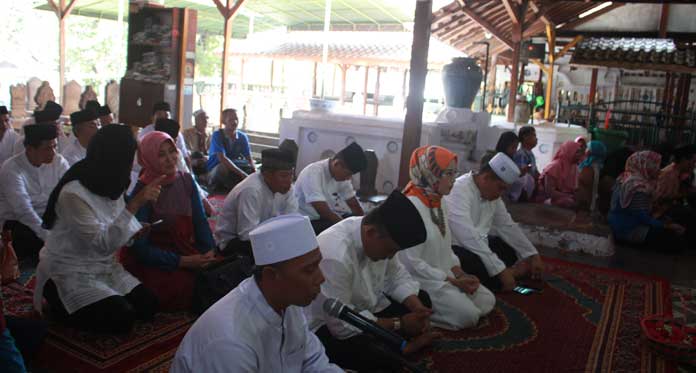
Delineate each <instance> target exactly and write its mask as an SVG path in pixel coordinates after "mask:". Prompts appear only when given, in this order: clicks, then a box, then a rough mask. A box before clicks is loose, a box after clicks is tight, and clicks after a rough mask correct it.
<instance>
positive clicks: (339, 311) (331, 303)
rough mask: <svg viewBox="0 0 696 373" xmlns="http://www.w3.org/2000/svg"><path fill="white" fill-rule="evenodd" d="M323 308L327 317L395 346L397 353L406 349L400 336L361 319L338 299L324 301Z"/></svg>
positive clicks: (366, 319)
mask: <svg viewBox="0 0 696 373" xmlns="http://www.w3.org/2000/svg"><path fill="white" fill-rule="evenodd" d="M323 308H324V312H326V313H327V314H328V315H329V316H331V317H335V318H337V319H340V320H343V321H345V322H347V323H348V324H350V325H352V326H354V327H356V328H358V329H360V330H362V331H363V332H364V333H367V334H370V335H372V336H374V337H377V338H379V339H381V340H382V341H384V342H387V343H389V344H390V345H393V346H397V347H398V348H399V351H403V350H404V347H406V340H405V339H403V338H402V337H401V336H400V335H398V334H396V333H394V332H392V331H391V330H387V329H384V328H383V327H381V326H379V325H378V324H377V323H376V322H374V321H372V320H370V319H368V318H365V317H363V316H362V315H360V314H359V313H357V312H355V311H353V310H352V309H350V307H348V306H346V305H345V304H343V303H342V302H341V301H340V300H338V299H335V298H328V299H326V301H324V307H323Z"/></svg>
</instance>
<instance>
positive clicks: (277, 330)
mask: <svg viewBox="0 0 696 373" xmlns="http://www.w3.org/2000/svg"><path fill="white" fill-rule="evenodd" d="M190 372H196V373H197V372H208V373H215V372H221V373H223V372H224V373H227V372H260V373H283V372H288V373H297V372H342V370H341V369H340V368H339V367H337V366H335V365H333V364H331V363H329V359H328V358H327V357H326V353H325V351H324V346H323V345H322V344H321V342H319V339H318V338H317V336H316V335H315V334H314V333H312V332H311V331H310V330H309V329H308V328H307V321H306V320H305V317H304V314H303V313H302V308H300V307H297V306H290V307H288V308H286V309H285V311H284V312H283V314H282V315H279V314H278V313H277V312H276V311H275V310H273V308H271V306H270V305H268V302H267V301H266V299H265V298H264V296H263V294H262V293H261V290H260V289H259V287H258V285H257V284H256V281H255V280H254V278H253V277H251V278H248V279H246V280H244V281H243V282H242V283H241V284H239V286H238V287H237V288H235V289H234V290H232V291H231V292H230V293H228V294H227V295H225V296H224V297H223V298H222V299H220V300H219V301H218V302H217V303H215V304H214V305H213V306H212V307H210V309H208V310H207V311H206V312H205V313H203V315H201V317H200V318H199V319H198V320H197V321H196V322H195V323H194V324H193V326H192V327H191V329H189V331H188V332H187V333H186V336H185V337H184V339H183V341H182V342H181V344H180V345H179V349H178V350H177V352H176V356H175V357H174V361H173V362H172V366H171V369H170V373H190Z"/></svg>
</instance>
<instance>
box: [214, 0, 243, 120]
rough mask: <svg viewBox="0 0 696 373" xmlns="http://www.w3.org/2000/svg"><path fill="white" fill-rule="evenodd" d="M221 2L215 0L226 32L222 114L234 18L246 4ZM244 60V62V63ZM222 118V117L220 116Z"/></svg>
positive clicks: (221, 89) (238, 0)
mask: <svg viewBox="0 0 696 373" xmlns="http://www.w3.org/2000/svg"><path fill="white" fill-rule="evenodd" d="M220 1H221V0H213V2H214V3H215V6H216V7H217V8H218V11H219V12H220V15H222V18H223V19H224V30H223V43H222V77H221V82H220V83H221V84H220V113H221V114H222V111H223V110H225V106H226V105H227V84H228V82H227V81H228V77H229V66H228V63H229V62H228V60H229V58H230V39H231V38H232V20H233V19H234V16H235V15H236V14H237V11H239V8H240V7H241V6H242V4H244V1H245V0H236V1H235V2H234V4H233V3H232V0H226V4H225V5H223V4H222V3H221V2H220ZM243 61H244V60H242V63H244V62H243ZM240 89H241V86H240ZM220 117H221V118H222V115H221V116H220Z"/></svg>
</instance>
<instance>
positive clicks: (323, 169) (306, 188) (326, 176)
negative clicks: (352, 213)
mask: <svg viewBox="0 0 696 373" xmlns="http://www.w3.org/2000/svg"><path fill="white" fill-rule="evenodd" d="M329 162H330V159H324V160H321V161H318V162H314V163H312V164H309V165H307V167H305V168H304V169H303V170H302V171H301V172H300V175H299V176H297V182H296V183H295V195H296V196H297V202H298V204H299V208H300V213H301V214H302V215H305V216H307V217H309V219H310V220H317V219H319V213H318V212H317V210H316V209H315V208H314V206H312V202H326V203H327V204H328V205H329V208H330V209H331V210H332V211H333V212H337V213H339V214H340V212H341V210H345V204H344V202H343V201H347V200H349V199H351V198H353V197H355V190H354V189H353V184H352V183H351V181H350V180H346V181H337V180H336V179H334V178H333V176H331V172H330V171H329Z"/></svg>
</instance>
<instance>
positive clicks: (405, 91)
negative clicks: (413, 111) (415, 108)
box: [401, 69, 408, 110]
mask: <svg viewBox="0 0 696 373" xmlns="http://www.w3.org/2000/svg"><path fill="white" fill-rule="evenodd" d="M407 94H408V69H404V80H403V81H402V82H401V98H402V99H403V103H404V105H406V95H407ZM401 109H402V110H403V109H404V108H403V107H402V108H401Z"/></svg>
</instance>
